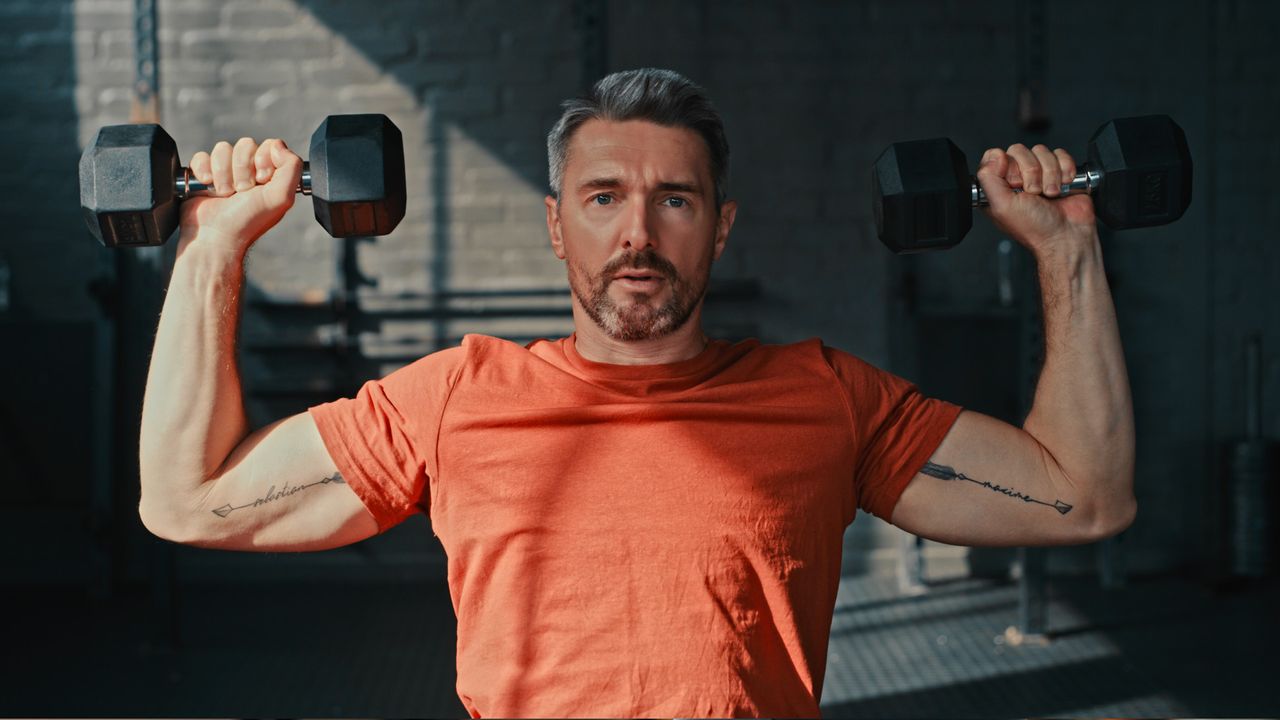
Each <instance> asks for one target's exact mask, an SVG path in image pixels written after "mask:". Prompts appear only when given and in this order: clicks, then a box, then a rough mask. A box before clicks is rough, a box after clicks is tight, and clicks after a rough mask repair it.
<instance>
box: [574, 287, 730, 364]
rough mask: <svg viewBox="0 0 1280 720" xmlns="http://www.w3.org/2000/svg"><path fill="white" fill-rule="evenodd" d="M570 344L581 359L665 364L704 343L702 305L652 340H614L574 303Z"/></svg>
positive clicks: (692, 352) (699, 349)
mask: <svg viewBox="0 0 1280 720" xmlns="http://www.w3.org/2000/svg"><path fill="white" fill-rule="evenodd" d="M574 305H575V307H574V309H573V326H574V331H575V332H576V339H575V342H574V348H575V349H576V350H577V351H578V354H579V355H581V356H582V357H583V359H586V360H590V361H591V362H598V363H609V364H612V365H665V364H669V363H675V362H680V361H681V360H688V359H689V358H691V357H694V356H696V355H697V354H698V353H701V352H702V351H703V350H704V349H706V347H707V336H706V335H704V334H703V332H702V308H701V307H698V308H696V309H695V310H694V311H693V314H692V315H690V316H689V319H688V320H687V321H686V322H685V323H684V325H682V326H680V328H679V329H678V330H676V331H675V332H673V333H671V334H669V335H665V336H663V337H660V338H657V339H656V340H616V339H614V338H612V337H610V336H609V335H607V334H605V332H604V331H603V330H601V329H600V326H599V325H596V324H595V321H593V320H592V319H591V318H589V317H587V314H586V313H585V312H583V311H582V310H581V309H580V308H578V307H576V305H577V303H576V302H575V303H574Z"/></svg>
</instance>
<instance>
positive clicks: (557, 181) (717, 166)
mask: <svg viewBox="0 0 1280 720" xmlns="http://www.w3.org/2000/svg"><path fill="white" fill-rule="evenodd" d="M561 107H562V108H564V113H563V114H562V115H561V116H560V119H559V120H558V121H556V124H555V127H553V128H551V132H549V133H547V164H548V166H549V173H548V175H549V180H550V182H551V196H552V197H554V198H556V201H557V202H559V200H560V192H561V190H562V189H563V188H562V184H563V182H564V168H565V163H566V162H568V154H569V140H570V139H572V138H573V133H574V132H576V131H577V129H578V127H580V126H581V125H582V124H583V123H584V122H586V121H588V120H592V119H599V120H611V121H619V122H620V121H623V120H648V121H649V122H653V123H657V124H658V125H664V126H666V127H682V128H687V129H689V130H692V131H694V132H696V133H697V134H698V135H699V136H701V137H702V139H703V140H704V141H705V142H706V144H707V156H708V157H709V158H710V160H711V179H712V181H713V182H714V183H715V198H716V207H717V208H719V207H720V205H721V204H723V203H724V201H725V198H726V187H727V185H728V183H729V142H728V141H727V140H726V139H725V136H724V124H723V123H722V122H721V121H720V113H718V112H716V109H715V108H714V107H712V105H711V100H710V99H709V98H708V97H707V93H706V91H705V90H703V89H702V88H701V87H699V86H697V85H695V84H694V83H693V82H692V81H690V80H689V79H688V78H686V77H684V76H683V75H681V74H680V73H677V72H674V71H672V70H661V69H658V68H640V69H638V70H625V71H623V72H616V73H613V74H612V75H606V76H605V77H603V78H601V79H600V80H599V81H597V82H596V84H595V85H593V86H592V88H591V92H590V93H588V94H587V95H586V97H581V98H575V99H572V100H566V101H564V103H562V104H561Z"/></svg>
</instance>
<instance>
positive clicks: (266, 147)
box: [178, 137, 302, 255]
mask: <svg viewBox="0 0 1280 720" xmlns="http://www.w3.org/2000/svg"><path fill="white" fill-rule="evenodd" d="M191 173H192V175H194V176H195V178H196V179H197V180H199V181H200V182H202V183H204V184H206V185H208V186H210V188H212V190H211V192H210V194H209V195H208V196H202V195H201V196H195V197H191V198H188V199H186V200H184V201H183V203H182V232H181V239H180V240H179V244H178V251H179V252H181V251H182V250H183V249H184V248H185V247H186V246H187V245H189V244H191V243H192V242H198V243H200V244H201V245H205V244H208V245H211V246H217V248H218V249H222V250H228V251H232V252H235V253H236V254H239V255H243V254H244V253H245V252H247V251H248V249H249V247H250V246H251V245H253V243H254V242H255V241H256V240H257V239H258V238H259V237H261V236H262V234H263V233H265V232H266V231H267V230H270V229H271V228H272V227H273V226H274V225H275V224H276V223H278V222H280V218H282V217H284V214H285V212H286V211H288V209H289V208H290V207H293V201H294V197H295V195H296V194H297V189H298V182H299V180H300V179H301V177H302V159H301V158H299V157H298V156H297V155H296V154H294V152H293V151H292V150H290V149H289V148H288V146H286V145H285V144H284V141H283V140H280V139H278V138H272V139H270V140H265V141H263V143H262V144H261V145H259V144H257V143H256V142H254V140H253V138H247V137H245V138H240V140H239V141H237V142H236V144H235V147H234V148H233V147H232V146H231V144H230V143H227V142H225V141H224V142H220V143H218V144H217V145H214V147H213V151H212V152H198V153H196V154H195V155H193V156H192V157H191Z"/></svg>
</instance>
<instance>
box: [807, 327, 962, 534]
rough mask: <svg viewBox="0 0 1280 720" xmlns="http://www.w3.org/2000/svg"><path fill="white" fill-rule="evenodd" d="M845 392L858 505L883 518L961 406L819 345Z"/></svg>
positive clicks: (948, 427) (953, 419)
mask: <svg viewBox="0 0 1280 720" xmlns="http://www.w3.org/2000/svg"><path fill="white" fill-rule="evenodd" d="M823 353H824V354H825V355H826V359H827V363H828V364H830V365H831V367H832V369H833V370H834V371H835V374H836V377H838V378H839V379H840V382H841V384H842V385H843V386H844V389H845V391H846V392H847V393H848V395H847V398H848V400H849V414H850V415H851V417H852V423H853V442H854V457H855V459H854V463H855V464H854V492H855V494H856V497H857V504H858V507H859V508H861V509H862V510H864V511H866V512H869V513H871V514H873V515H875V516H876V517H878V518H880V519H881V520H884V521H885V522H889V518H890V517H891V516H892V515H893V508H894V506H896V505H897V504H898V498H899V497H901V495H902V491H903V490H905V489H906V487H907V484H908V483H910V482H911V478H913V477H915V475H916V473H917V472H919V470H920V468H922V467H924V464H925V463H926V462H927V461H928V460H929V458H930V457H931V456H932V455H933V452H934V451H935V450H937V449H938V445H940V444H942V439H943V438H945V437H946V435H947V432H948V431H949V430H950V429H951V426H952V424H954V423H955V420H956V418H957V417H958V416H959V415H960V412H961V410H962V409H963V408H961V407H960V406H959V405H954V404H952V403H949V402H946V401H944V400H939V399H937V398H931V397H926V396H925V395H923V394H922V393H921V392H920V391H919V390H918V389H917V388H916V386H915V385H914V384H912V383H910V382H908V381H907V380H904V379H903V378H900V377H898V376H897V375H894V374H893V373H890V372H886V371H884V370H881V369H880V368H877V367H875V366H874V365H871V364H869V363H867V362H865V361H863V360H861V359H859V358H857V357H855V356H854V355H850V354H849V353H846V352H844V351H841V350H836V349H835V348H829V347H824V348H823Z"/></svg>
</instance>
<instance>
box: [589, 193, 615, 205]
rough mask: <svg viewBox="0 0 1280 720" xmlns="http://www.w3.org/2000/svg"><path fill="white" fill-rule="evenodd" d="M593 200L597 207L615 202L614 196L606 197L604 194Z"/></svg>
mask: <svg viewBox="0 0 1280 720" xmlns="http://www.w3.org/2000/svg"><path fill="white" fill-rule="evenodd" d="M591 199H592V200H593V201H595V204H597V205H608V204H609V203H611V202H613V196H612V195H604V194H600V195H596V196H595V197H593V198H591Z"/></svg>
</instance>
